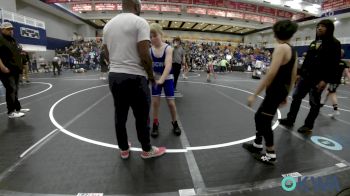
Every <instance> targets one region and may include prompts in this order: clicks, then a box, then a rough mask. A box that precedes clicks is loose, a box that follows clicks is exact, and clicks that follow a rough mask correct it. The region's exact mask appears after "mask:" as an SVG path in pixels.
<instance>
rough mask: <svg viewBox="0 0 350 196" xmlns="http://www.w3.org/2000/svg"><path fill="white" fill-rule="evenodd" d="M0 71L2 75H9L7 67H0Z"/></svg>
mask: <svg viewBox="0 0 350 196" xmlns="http://www.w3.org/2000/svg"><path fill="white" fill-rule="evenodd" d="M0 70H1V72H2V73H6V74H7V73H10V70H9V69H8V68H7V67H5V66H3V67H1V68H0Z"/></svg>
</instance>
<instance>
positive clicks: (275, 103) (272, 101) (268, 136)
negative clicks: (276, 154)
mask: <svg viewBox="0 0 350 196" xmlns="http://www.w3.org/2000/svg"><path fill="white" fill-rule="evenodd" d="M287 95H288V94H286V93H285V94H284V95H282V94H281V96H278V95H277V96H276V95H271V93H270V94H269V93H267V94H266V96H265V98H264V101H263V102H262V104H261V105H260V107H259V109H258V111H257V112H256V113H255V126H256V139H255V140H254V142H255V143H256V144H259V145H261V144H262V140H263V138H264V139H265V145H266V146H267V147H271V146H273V144H274V142H273V131H272V120H273V118H274V116H275V114H276V112H277V109H278V107H279V106H280V104H281V103H282V102H283V101H284V100H285V99H286V97H287Z"/></svg>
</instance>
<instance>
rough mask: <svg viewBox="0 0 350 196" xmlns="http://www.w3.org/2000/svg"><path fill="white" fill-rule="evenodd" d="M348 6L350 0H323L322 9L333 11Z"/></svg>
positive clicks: (349, 5) (349, 6)
mask: <svg viewBox="0 0 350 196" xmlns="http://www.w3.org/2000/svg"><path fill="white" fill-rule="evenodd" d="M345 8H350V0H324V1H323V3H322V10H324V11H327V10H331V11H335V10H340V9H345Z"/></svg>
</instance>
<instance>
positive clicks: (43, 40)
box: [5, 20, 47, 47]
mask: <svg viewBox="0 0 350 196" xmlns="http://www.w3.org/2000/svg"><path fill="white" fill-rule="evenodd" d="M5 21H6V22H10V23H11V24H12V25H13V28H14V31H13V37H14V38H15V39H16V41H17V42H18V43H19V44H26V45H35V46H45V47H46V46H47V37H46V30H45V29H42V28H38V27H33V26H29V25H26V24H22V23H17V22H14V21H8V20H5Z"/></svg>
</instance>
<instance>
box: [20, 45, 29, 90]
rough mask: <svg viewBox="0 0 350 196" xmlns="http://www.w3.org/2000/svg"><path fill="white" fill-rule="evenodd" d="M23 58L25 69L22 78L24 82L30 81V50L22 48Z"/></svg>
mask: <svg viewBox="0 0 350 196" xmlns="http://www.w3.org/2000/svg"><path fill="white" fill-rule="evenodd" d="M21 60H22V66H23V69H22V70H23V71H22V80H23V82H26V83H29V82H30V81H29V64H30V59H29V54H28V52H26V51H24V50H22V51H21Z"/></svg>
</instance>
